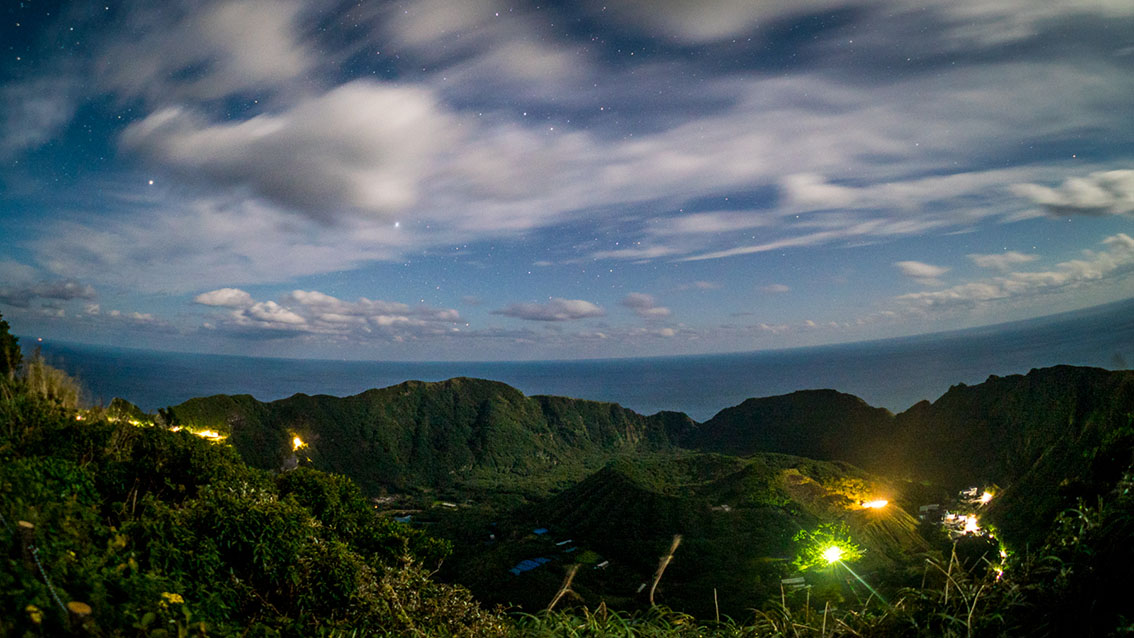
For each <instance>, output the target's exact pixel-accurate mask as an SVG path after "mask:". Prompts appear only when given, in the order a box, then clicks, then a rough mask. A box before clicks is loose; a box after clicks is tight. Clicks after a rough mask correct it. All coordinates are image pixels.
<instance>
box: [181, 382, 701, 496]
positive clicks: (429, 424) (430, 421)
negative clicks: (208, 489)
mask: <svg viewBox="0 0 1134 638" xmlns="http://www.w3.org/2000/svg"><path fill="white" fill-rule="evenodd" d="M164 414H166V415H167V416H168V418H169V419H170V420H171V422H172V423H174V424H180V425H184V426H186V427H190V428H193V429H198V430H200V429H212V430H216V431H218V432H220V433H221V434H224V435H228V436H229V437H230V439H229V440H230V442H231V443H232V445H233V446H234V447H235V448H236V449H237V451H239V452H240V454H241V455H242V456H243V457H244V458H245V459H246V460H247V461H248V462H249V463H251V464H253V465H255V466H258V467H264V468H279V467H282V466H284V465H287V464H288V463H289V460H290V461H291V462H292V463H295V462H302V463H310V464H311V465H313V466H314V467H317V468H319V469H323V470H326V471H331V472H339V473H343V474H347V475H349V476H351V477H352V478H353V479H354V480H356V481H358V482H359V484H360V485H362V486H363V488H364V489H366V490H367V491H369V492H371V493H378V492H380V491H383V490H399V491H400V490H407V489H414V488H431V489H436V488H441V489H446V488H455V487H457V486H460V487H462V488H467V489H511V488H516V489H519V490H521V491H526V492H531V491H533V490H534V491H535V492H537V493H542V492H543V491H546V489H548V488H549V487H551V486H554V485H558V484H561V483H562V482H564V481H567V480H570V479H574V478H578V477H581V476H582V475H584V474H585V473H586V472H587V471H588V469H594V468H597V467H599V466H600V465H601V464H602V463H603V462H605V461H606V460H607V459H608V458H610V456H611V455H612V454H618V453H626V452H635V451H645V450H655V449H666V448H668V447H671V446H672V438H673V436H674V433H676V432H678V431H679V430H680V429H681V428H685V427H689V425H688V424H690V423H691V421H689V420H688V418H687V417H685V416H684V415H677V414H673V413H661V414H658V415H654V416H650V417H646V416H642V415H640V414H637V413H635V412H633V411H630V410H626V409H624V408H622V407H620V406H618V405H616V404H613V403H600V402H595V401H583V400H578V399H569V398H564V397H527V396H524V395H523V394H522V393H521V392H520V391H519V390H516V389H515V388H512V387H510V386H508V385H505V384H503V383H498V382H495V381H485V380H482V379H468V378H457V379H450V380H448V381H442V382H438V383H424V382H420V381H409V382H406V383H402V384H399V385H396V386H392V387H389V388H383V389H380V390H369V391H367V392H363V393H362V394H358V395H354V396H349V397H343V398H339V397H332V396H326V395H317V396H308V395H304V394H297V395H295V396H292V397H289V398H287V399H282V400H279V401H273V402H270V403H262V402H259V401H256V400H255V399H252V398H251V397H248V396H224V395H222V396H214V397H207V398H202V399H193V400H190V401H187V402H185V403H182V404H180V405H176V406H173V407H171V408H169V409H168V410H167V411H165V412H164ZM294 437H299V438H300V440H301V441H302V442H303V443H304V447H302V448H300V449H295V450H293V444H292V441H293V439H294Z"/></svg>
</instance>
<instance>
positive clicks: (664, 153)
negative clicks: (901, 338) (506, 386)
mask: <svg viewBox="0 0 1134 638" xmlns="http://www.w3.org/2000/svg"><path fill="white" fill-rule="evenodd" d="M938 4H939V5H940V6H934V5H929V6H927V5H925V4H924V3H920V2H913V1H912V0H872V1H871V2H844V1H835V0H806V1H797V2H759V3H757V2H751V1H749V0H717V1H712V0H708V1H702V2H686V1H683V0H649V1H646V0H625V1H623V2H588V1H583V2H551V3H530V2H529V3H522V2H519V3H504V2H493V1H488V0H465V1H462V2H448V1H442V0H427V1H419V2H405V3H398V2H362V3H353V2H288V1H267V0H225V1H214V2H204V1H195V2H179V1H163V2H160V3H157V2H145V1H137V2H104V3H90V2H73V3H69V2H38V1H33V0H24V1H23V2H19V1H14V2H8V3H5V4H4V8H3V9H0V20H2V21H3V23H2V25H0V49H2V50H0V53H2V55H3V57H2V59H0V236H2V237H3V238H4V240H3V243H2V244H0V245H2V248H0V313H3V315H4V316H5V318H7V319H9V320H10V321H11V322H12V324H13V326H14V328H15V330H16V332H17V333H20V334H25V335H35V336H45V337H49V338H60V339H69V340H72V341H83V342H93V343H109V344H115V345H132V346H142V347H155V348H164V349H175V350H187V351H210V352H213V351H215V352H233V353H250V354H273V355H286V356H312V357H329V358H340V357H345V358H390V359H429V360H446V359H517V358H523V359H528V358H575V357H596V356H641V355H653V354H678V353H693V352H727V351H741V350H755V349H762V348H778V347H786V346H794V345H807V344H817V343H833V342H845V341H856V340H861V339H869V338H877V337H883V336H892V335H902V334H915V333H921V332H930V331H936V330H943V329H952V328H959V327H965V326H972V325H981V324H988V323H994V322H999V321H1006V320H1012V319H1019V318H1024V317H1029V316H1038V315H1044V314H1050V313H1054V312H1058V311H1063V310H1068V309H1073V308H1078V307H1084V306H1089V305H1094V304H1099V303H1104V302H1109V301H1114V300H1118V299H1125V298H1129V297H1131V296H1134V280H1132V279H1131V276H1130V274H1131V272H1132V271H1134V239H1131V235H1134V232H1132V229H1131V215H1132V213H1134V166H1132V164H1134V119H1132V118H1131V117H1130V109H1131V96H1132V95H1134V71H1132V69H1134V4H1132V3H1130V2H1128V1H1114V0H1098V1H1091V2H1085V1H1083V0H1052V1H1050V2H1042V3H1040V2H1034V1H1033V0H995V1H993V0H954V1H953V2H949V3H938Z"/></svg>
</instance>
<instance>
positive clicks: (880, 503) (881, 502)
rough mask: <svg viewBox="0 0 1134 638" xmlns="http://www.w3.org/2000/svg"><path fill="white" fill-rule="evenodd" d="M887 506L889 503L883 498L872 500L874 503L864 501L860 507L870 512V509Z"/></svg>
mask: <svg viewBox="0 0 1134 638" xmlns="http://www.w3.org/2000/svg"><path fill="white" fill-rule="evenodd" d="M889 504H890V501H887V500H886V499H884V498H880V499H877V500H874V501H866V502H864V503H863V504H862V506H863V507H864V508H866V509H868V510H870V509H881V508H883V507H886V506H887V505H889Z"/></svg>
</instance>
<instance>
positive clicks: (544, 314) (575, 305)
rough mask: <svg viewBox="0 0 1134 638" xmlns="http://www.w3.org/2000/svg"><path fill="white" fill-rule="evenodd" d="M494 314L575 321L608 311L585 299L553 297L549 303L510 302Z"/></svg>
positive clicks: (518, 317)
mask: <svg viewBox="0 0 1134 638" xmlns="http://www.w3.org/2000/svg"><path fill="white" fill-rule="evenodd" d="M492 314H494V315H501V316H504V317H512V318H513V319H523V320H525V321H574V320H577V319H590V318H593V317H602V316H605V315H606V311H605V310H603V309H602V308H601V307H599V306H597V305H595V304H593V303H591V302H589V301H585V300H583V299H563V298H560V297H552V298H550V299H549V300H548V301H547V303H516V304H510V305H508V306H506V307H504V308H501V309H499V310H493V311H492Z"/></svg>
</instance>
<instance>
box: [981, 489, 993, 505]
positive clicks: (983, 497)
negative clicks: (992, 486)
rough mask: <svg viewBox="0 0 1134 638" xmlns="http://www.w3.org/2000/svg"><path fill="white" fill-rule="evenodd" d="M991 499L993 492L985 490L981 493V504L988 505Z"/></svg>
mask: <svg viewBox="0 0 1134 638" xmlns="http://www.w3.org/2000/svg"><path fill="white" fill-rule="evenodd" d="M991 500H992V492H983V493H982V494H981V495H980V504H981V505H987V504H988V502H989V501H991Z"/></svg>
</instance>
